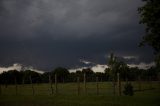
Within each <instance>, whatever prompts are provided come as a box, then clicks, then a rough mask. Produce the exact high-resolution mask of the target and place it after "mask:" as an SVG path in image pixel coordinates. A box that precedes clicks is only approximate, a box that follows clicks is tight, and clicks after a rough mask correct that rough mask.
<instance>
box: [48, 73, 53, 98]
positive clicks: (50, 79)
mask: <svg viewBox="0 0 160 106" xmlns="http://www.w3.org/2000/svg"><path fill="white" fill-rule="evenodd" d="M49 83H50V85H51V86H50V87H51V94H52V95H53V86H52V78H51V75H49Z"/></svg>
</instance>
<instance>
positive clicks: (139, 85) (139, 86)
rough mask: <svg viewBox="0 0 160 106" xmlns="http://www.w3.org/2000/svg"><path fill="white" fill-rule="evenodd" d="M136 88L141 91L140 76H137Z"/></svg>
mask: <svg viewBox="0 0 160 106" xmlns="http://www.w3.org/2000/svg"><path fill="white" fill-rule="evenodd" d="M138 88H139V91H141V90H142V88H141V76H138Z"/></svg>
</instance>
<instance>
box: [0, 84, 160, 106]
mask: <svg viewBox="0 0 160 106" xmlns="http://www.w3.org/2000/svg"><path fill="white" fill-rule="evenodd" d="M132 84H133V85H134V90H138V85H137V83H136V82H133V83H132ZM122 86H123V84H122ZM152 87H153V88H154V89H150V85H149V83H147V82H143V83H142V90H143V91H136V92H135V93H134V96H125V95H122V96H117V95H116V96H114V95H113V90H112V85H111V83H110V82H101V83H99V95H96V83H87V93H86V94H85V93H84V89H83V83H81V88H80V95H77V84H76V83H66V84H58V94H56V95H55V94H53V95H51V90H50V85H49V84H39V85H38V84H34V89H35V95H34V96H33V95H32V88H31V85H18V94H17V95H16V93H15V86H14V85H9V86H8V87H7V88H5V87H4V86H2V94H1V95H0V106H160V85H159V84H158V83H157V82H154V83H153V84H152ZM53 88H54V86H53Z"/></svg>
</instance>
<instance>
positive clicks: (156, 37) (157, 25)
mask: <svg viewBox="0 0 160 106" xmlns="http://www.w3.org/2000/svg"><path fill="white" fill-rule="evenodd" d="M143 1H144V2H145V4H144V5H143V6H142V7H140V8H139V9H138V11H139V14H140V16H141V20H140V23H141V24H144V25H145V27H146V34H145V35H144V36H143V41H142V42H141V45H144V44H148V45H149V46H151V47H153V49H154V51H155V54H156V56H157V57H156V62H157V65H158V66H159V65H160V15H159V14H160V0H143Z"/></svg>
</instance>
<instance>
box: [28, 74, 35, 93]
mask: <svg viewBox="0 0 160 106" xmlns="http://www.w3.org/2000/svg"><path fill="white" fill-rule="evenodd" d="M29 78H30V83H31V86H32V93H33V95H34V93H35V92H34V87H33V83H32V77H31V76H30V77H29Z"/></svg>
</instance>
